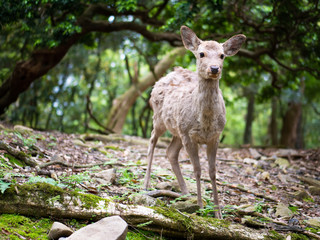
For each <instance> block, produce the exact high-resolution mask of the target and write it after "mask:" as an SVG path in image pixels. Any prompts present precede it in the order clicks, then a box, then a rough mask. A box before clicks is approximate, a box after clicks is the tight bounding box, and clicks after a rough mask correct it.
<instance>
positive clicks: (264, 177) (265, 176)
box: [257, 172, 270, 181]
mask: <svg viewBox="0 0 320 240" xmlns="http://www.w3.org/2000/svg"><path fill="white" fill-rule="evenodd" d="M257 178H258V179H259V180H263V181H268V180H270V173H269V172H262V173H258V175H257Z"/></svg>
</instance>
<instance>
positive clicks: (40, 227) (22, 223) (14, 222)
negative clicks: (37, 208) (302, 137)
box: [0, 214, 53, 240]
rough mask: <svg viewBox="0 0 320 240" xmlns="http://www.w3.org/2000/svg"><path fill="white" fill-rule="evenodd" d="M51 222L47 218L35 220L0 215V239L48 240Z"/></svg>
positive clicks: (12, 215) (11, 215) (18, 216)
mask: <svg viewBox="0 0 320 240" xmlns="http://www.w3.org/2000/svg"><path fill="white" fill-rule="evenodd" d="M52 223H53V221H51V220H50V219H48V218H42V219H40V220H36V219H34V218H28V217H24V216H20V215H14V214H2V215H0V230H1V231H0V239H10V240H18V239H48V237H47V231H48V230H49V229H50V228H51V225H52Z"/></svg>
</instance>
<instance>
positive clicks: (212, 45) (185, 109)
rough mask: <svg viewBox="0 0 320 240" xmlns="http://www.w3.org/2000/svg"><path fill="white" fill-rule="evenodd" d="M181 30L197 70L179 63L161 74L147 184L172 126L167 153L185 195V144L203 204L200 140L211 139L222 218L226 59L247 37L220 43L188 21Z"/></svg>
mask: <svg viewBox="0 0 320 240" xmlns="http://www.w3.org/2000/svg"><path fill="white" fill-rule="evenodd" d="M180 31H181V38H182V41H183V44H184V46H185V47H186V48H187V49H188V50H190V51H191V52H192V53H193V54H194V55H195V57H196V58H197V72H192V71H189V70H187V69H183V68H180V67H179V68H176V69H175V70H174V71H173V72H171V73H169V74H168V75H167V76H165V77H163V78H161V79H160V80H159V81H158V82H157V83H156V84H155V86H154V88H153V90H152V93H151V99H150V104H151V107H152V109H153V111H154V115H153V131H152V134H151V138H150V145H149V149H148V156H147V159H148V169H147V172H146V176H145V180H144V181H145V182H144V187H145V189H148V188H149V185H150V172H151V165H152V159H153V152H154V148H155V146H156V143H157V140H158V138H159V137H160V136H161V135H162V134H163V133H164V132H165V131H166V130H169V131H170V132H171V133H172V135H173V138H172V141H171V143H170V145H169V147H168V149H167V157H168V159H169V161H170V163H171V167H172V170H173V172H174V173H175V175H176V177H177V179H178V182H179V185H180V188H181V192H182V194H183V195H185V194H188V189H187V186H186V183H185V181H184V179H183V177H182V174H181V170H180V166H179V163H178V156H179V152H180V149H181V148H182V147H184V148H185V149H186V151H187V152H188V154H189V156H190V159H191V162H192V165H193V169H194V174H195V178H196V182H197V202H198V205H199V206H200V207H201V208H202V207H203V203H202V198H201V187H200V177H201V166H200V162H199V156H198V144H206V145H207V156H208V162H209V175H210V179H211V182H212V189H213V197H214V203H215V205H216V206H217V207H216V208H217V211H216V214H215V216H216V217H218V218H221V212H220V207H219V200H218V192H217V186H216V153H217V148H218V143H219V136H220V134H221V132H222V130H223V128H224V125H225V123H226V117H225V106H224V101H223V97H222V93H221V90H220V88H219V79H220V78H221V72H222V65H223V60H224V58H225V57H228V56H233V55H235V54H236V53H237V52H238V51H239V49H240V47H241V45H242V43H243V42H244V41H245V39H246V37H245V36H244V35H242V34H239V35H235V36H233V37H231V38H230V39H229V40H227V41H226V42H225V43H222V44H221V43H218V42H216V41H202V40H200V39H199V38H198V37H197V36H196V34H195V33H194V32H193V31H192V30H191V29H189V28H188V27H186V26H182V27H181V29H180Z"/></svg>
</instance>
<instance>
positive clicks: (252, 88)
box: [0, 0, 320, 147]
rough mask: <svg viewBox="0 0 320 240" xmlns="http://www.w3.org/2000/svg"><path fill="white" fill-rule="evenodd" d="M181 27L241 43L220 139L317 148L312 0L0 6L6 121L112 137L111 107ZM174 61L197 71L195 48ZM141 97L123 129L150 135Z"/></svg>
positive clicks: (49, 0) (47, 0)
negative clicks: (243, 40) (243, 37)
mask: <svg viewBox="0 0 320 240" xmlns="http://www.w3.org/2000/svg"><path fill="white" fill-rule="evenodd" d="M181 25H187V26H189V27H190V28H192V29H193V30H194V31H195V32H196V33H197V35H198V36H199V37H200V38H202V39H214V40H217V41H220V42H223V41H225V40H226V39H227V38H229V37H231V36H232V35H234V34H238V33H243V34H245V35H246V36H247V41H246V44H245V46H244V47H243V49H241V50H240V52H239V53H238V54H237V56H235V57H232V58H230V59H228V60H226V61H225V66H224V67H225V70H224V73H223V77H222V80H221V83H220V86H221V88H222V90H223V92H224V96H225V100H226V105H227V110H228V115H227V119H228V123H227V125H226V129H225V131H224V134H225V136H226V137H225V140H224V141H225V142H226V143H229V144H242V143H246V144H247V143H248V144H256V145H257V144H260V145H270V144H272V145H278V144H280V145H282V146H287V147H304V146H307V147H315V146H317V143H318V142H319V140H320V139H319V132H320V121H319V115H320V96H319V94H318V92H319V90H320V84H319V76H320V70H319V62H320V57H319V56H320V41H319V35H320V7H319V1H316V0H309V1H307V0H303V1H298V0H287V1H286V0H284V1H271V0H270V1H259V0H254V1H245V0H239V1H237V0H232V1H223V0H207V1H206V0H199V1H192V0H183V1H176V0H159V1H156V0H154V1H147V0H128V1H125V0H113V1H111V0H105V1H103V0H94V1H85V0H79V1H75V0H23V1H21V0H2V1H1V2H0V32H1V34H0V42H1V45H0V56H1V57H0V114H2V118H3V119H7V120H8V121H11V122H22V123H24V124H27V125H30V126H32V127H35V128H42V129H59V130H62V131H67V132H85V131H102V132H110V131H111V132H112V131H113V129H112V125H110V124H109V123H108V121H109V120H108V116H109V114H110V112H111V113H112V111H111V109H112V106H113V100H115V99H119V98H120V96H121V95H123V94H125V93H126V91H127V90H128V89H129V88H130V87H132V86H133V87H136V86H137V83H139V81H142V79H143V77H144V76H146V74H148V73H149V74H150V73H151V74H154V68H155V66H156V65H157V63H159V61H160V60H161V59H162V58H163V57H164V56H165V54H166V53H168V52H170V51H171V49H172V48H174V47H178V46H181V45H182V43H181V39H180V35H179V29H180V26H181ZM175 61H176V62H175V65H181V66H183V67H188V68H190V69H192V70H195V66H194V58H193V57H192V54H191V53H188V54H187V55H185V56H184V57H183V58H181V57H177V58H176V60H175ZM159 77H161V76H154V81H156V79H158V78H159ZM149 93H150V87H149V88H148V89H147V90H143V92H139V94H138V95H139V96H138V97H137V99H136V101H134V103H133V104H132V106H131V108H130V109H131V110H130V112H128V113H127V116H126V122H125V125H124V126H123V129H122V130H123V132H124V133H127V134H136V135H141V136H145V137H147V136H148V134H149V132H150V127H151V122H150V121H151V116H152V114H151V112H150V108H149V107H148V97H149ZM110 126H111V127H110ZM110 128H111V129H110ZM239 139H243V141H241V142H239Z"/></svg>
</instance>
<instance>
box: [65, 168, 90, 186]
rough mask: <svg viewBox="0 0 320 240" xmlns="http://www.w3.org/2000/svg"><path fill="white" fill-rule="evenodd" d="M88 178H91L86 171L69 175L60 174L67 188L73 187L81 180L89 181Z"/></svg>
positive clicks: (81, 181)
mask: <svg viewBox="0 0 320 240" xmlns="http://www.w3.org/2000/svg"><path fill="white" fill-rule="evenodd" d="M90 179H91V178H90V176H89V173H88V172H82V173H78V174H73V175H70V176H60V180H61V182H63V183H64V184H66V185H67V186H68V187H69V188H75V187H76V186H77V185H78V184H81V183H83V182H89V181H90ZM74 190H75V189H74Z"/></svg>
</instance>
